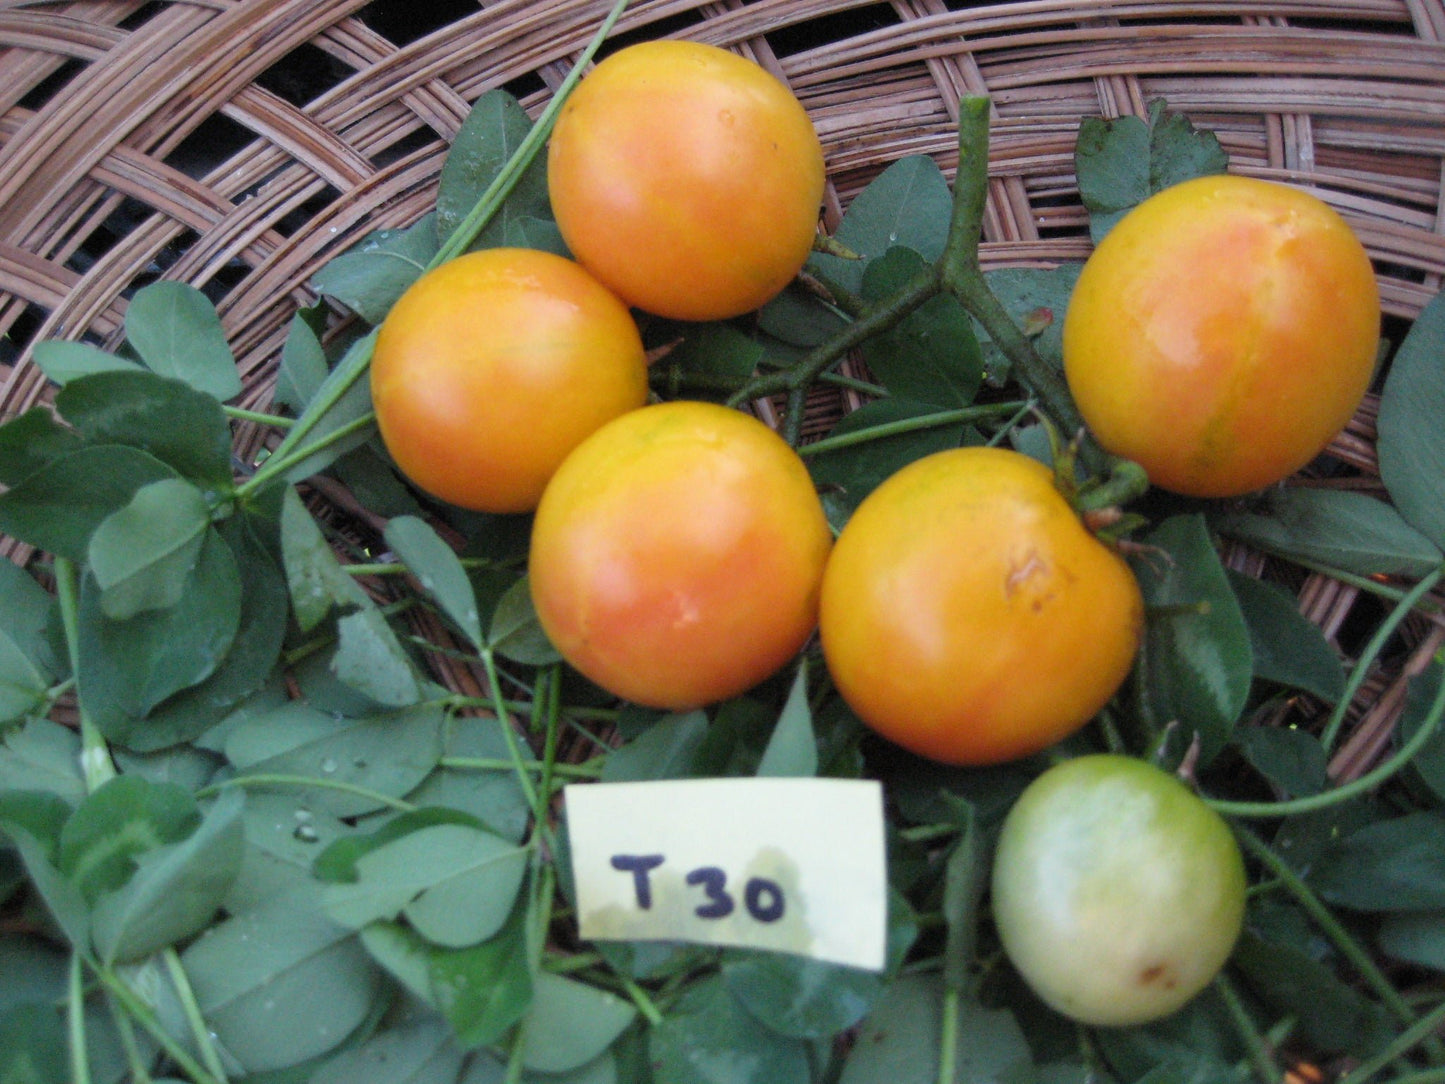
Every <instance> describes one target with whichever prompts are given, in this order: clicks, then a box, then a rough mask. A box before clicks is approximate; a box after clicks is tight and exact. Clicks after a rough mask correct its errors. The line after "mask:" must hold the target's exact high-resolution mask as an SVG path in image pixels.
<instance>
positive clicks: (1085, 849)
mask: <svg viewBox="0 0 1445 1084" xmlns="http://www.w3.org/2000/svg"><path fill="white" fill-rule="evenodd" d="M1244 892H1245V872H1244V861H1243V859H1242V857H1241V856H1240V853H1239V845H1238V844H1237V843H1236V842H1235V839H1234V835H1233V833H1231V832H1230V830H1229V826H1228V825H1227V824H1225V822H1224V820H1223V818H1221V817H1220V816H1219V815H1218V814H1217V813H1215V812H1214V810H1212V809H1210V808H1209V807H1208V806H1207V805H1205V804H1204V803H1203V802H1202V801H1201V800H1200V799H1199V798H1198V797H1197V796H1196V795H1195V794H1194V793H1193V792H1192V791H1190V790H1189V788H1188V787H1186V786H1185V785H1184V784H1183V783H1181V782H1180V781H1179V779H1178V778H1176V777H1175V776H1173V775H1170V774H1168V773H1167V772H1164V771H1162V770H1160V769H1158V768H1155V767H1153V766H1152V765H1150V764H1148V763H1145V762H1144V761H1142V760H1137V759H1135V758H1133V757H1124V756H1111V755H1098V756H1084V757H1078V758H1076V759H1074V760H1069V761H1066V762H1064V763H1062V764H1059V765H1056V766H1055V767H1053V768H1050V769H1049V770H1048V771H1046V772H1044V774H1043V775H1041V776H1039V778H1038V779H1036V780H1034V782H1033V783H1032V784H1030V785H1029V787H1028V788H1027V789H1026V790H1025V791H1024V793H1023V794H1022V795H1021V796H1020V797H1019V800H1018V802H1017V803H1016V804H1015V805H1014V807H1013V808H1012V809H1011V810H1010V811H1009V814H1008V817H1007V818H1006V819H1005V821H1004V825H1003V829H1002V832H1001V834H1000V837H999V844H998V851H997V853H996V854H995V856H994V866H993V912H994V920H995V923H996V925H997V927H998V932H999V936H1000V938H1001V939H1002V941H1003V947H1004V951H1005V952H1006V953H1007V955H1008V957H1009V959H1010V960H1011V961H1012V962H1013V964H1014V966H1015V967H1016V968H1017V969H1018V971H1019V973H1020V974H1021V975H1022V976H1023V977H1024V979H1025V981H1026V982H1027V983H1028V984H1029V986H1030V987H1031V988H1032V989H1033V990H1034V992H1035V993H1036V994H1038V996H1039V997H1040V998H1042V999H1043V1000H1044V1001H1045V1002H1046V1003H1047V1004H1049V1005H1050V1006H1052V1007H1053V1008H1054V1009H1056V1010H1058V1011H1059V1012H1061V1013H1063V1014H1064V1015H1066V1016H1069V1017H1072V1018H1073V1019H1075V1020H1079V1021H1081V1022H1083V1023H1086V1024H1094V1025H1099V1026H1123V1025H1130V1024H1139V1023H1144V1022H1145V1021H1149V1020H1154V1019H1157V1018H1159V1017H1162V1016H1167V1015H1169V1014H1170V1013H1172V1012H1174V1011H1176V1010H1177V1009H1179V1008H1181V1007H1182V1006H1183V1005H1184V1004H1185V1003H1186V1002H1188V1001H1189V1000H1190V999H1191V998H1193V997H1194V995H1195V994H1197V993H1199V991H1200V990H1202V989H1203V988H1204V987H1205V986H1207V985H1208V984H1209V983H1210V981H1211V980H1212V979H1213V978H1214V976H1215V975H1216V974H1217V973H1218V971H1219V969H1220V968H1221V967H1223V966H1224V962H1225V960H1226V959H1227V958H1228V957H1229V954H1230V952H1231V951H1232V950H1233V948H1234V943H1235V941H1236V940H1237V939H1238V937H1239V932H1240V928H1241V926H1242V924H1243V920H1244Z"/></svg>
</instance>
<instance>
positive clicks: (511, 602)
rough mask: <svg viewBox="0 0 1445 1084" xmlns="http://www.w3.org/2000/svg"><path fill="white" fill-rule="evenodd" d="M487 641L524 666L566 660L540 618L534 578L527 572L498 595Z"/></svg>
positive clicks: (498, 651)
mask: <svg viewBox="0 0 1445 1084" xmlns="http://www.w3.org/2000/svg"><path fill="white" fill-rule="evenodd" d="M487 643H488V645H489V646H490V647H491V649H492V650H493V651H495V652H496V653H497V654H498V655H501V656H502V657H503V658H506V659H511V660H512V661H513V662H517V663H521V664H522V665H523V666H550V665H551V664H552V663H554V662H560V661H561V660H562V656H561V655H559V654H558V653H557V649H556V648H555V647H553V646H552V641H551V640H549V639H548V638H547V633H546V632H545V631H543V629H542V622H541V621H540V620H538V618H537V609H536V607H535V606H534V605H533V603H532V585H531V581H530V580H529V579H528V577H527V576H526V575H523V576H522V577H521V578H520V579H518V580H517V581H516V582H515V583H513V584H512V585H511V586H510V587H509V588H507V590H506V591H504V592H503V593H502V597H501V598H500V599H498V601H497V607H496V609H495V610H493V611H492V620H491V623H490V625H489V626H488V628H487Z"/></svg>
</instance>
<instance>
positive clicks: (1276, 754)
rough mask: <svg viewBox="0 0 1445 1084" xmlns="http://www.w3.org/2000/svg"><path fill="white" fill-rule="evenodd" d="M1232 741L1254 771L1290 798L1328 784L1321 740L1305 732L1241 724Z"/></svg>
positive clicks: (1326, 765)
mask: <svg viewBox="0 0 1445 1084" xmlns="http://www.w3.org/2000/svg"><path fill="white" fill-rule="evenodd" d="M1234 743H1235V744H1236V745H1237V746H1239V751H1240V752H1241V753H1243V754H1244V759H1245V760H1247V761H1249V763H1250V764H1251V765H1253V766H1254V768H1255V770H1256V771H1258V772H1259V773H1260V774H1261V775H1262V776H1264V777H1265V778H1266V779H1268V780H1269V781H1270V782H1271V783H1273V784H1274V785H1275V786H1276V787H1278V788H1279V789H1280V790H1282V791H1283V792H1284V793H1285V794H1287V795H1290V796H1291V797H1295V798H1299V797H1304V796H1305V795H1309V794H1318V793H1319V792H1320V791H1322V790H1324V789H1325V787H1327V786H1329V782H1330V777H1329V771H1328V760H1329V758H1328V757H1326V755H1325V748H1324V746H1323V745H1321V744H1320V740H1319V739H1318V738H1317V737H1315V736H1314V735H1313V734H1311V733H1309V732H1308V731H1305V730H1291V729H1290V728H1288V727H1273V726H1247V727H1240V728H1239V729H1238V730H1236V731H1235V732H1234Z"/></svg>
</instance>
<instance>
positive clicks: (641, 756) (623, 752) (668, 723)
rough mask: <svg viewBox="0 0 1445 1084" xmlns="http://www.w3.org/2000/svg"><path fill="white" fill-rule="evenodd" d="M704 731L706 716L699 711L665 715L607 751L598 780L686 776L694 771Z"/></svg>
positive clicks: (610, 780)
mask: <svg viewBox="0 0 1445 1084" xmlns="http://www.w3.org/2000/svg"><path fill="white" fill-rule="evenodd" d="M707 730H708V726H707V716H706V715H705V714H704V713H703V712H701V711H689V712H682V713H679V714H673V715H665V716H663V717H662V718H661V719H659V720H657V721H656V722H655V723H653V724H652V725H651V726H650V727H648V729H647V730H646V731H644V732H643V733H642V734H641V735H639V736H638V737H637V738H634V739H633V740H632V741H630V742H628V743H627V744H626V745H624V746H622V748H620V749H615V750H613V751H612V752H611V753H609V754H607V759H606V761H605V762H604V763H603V765H602V776H601V779H602V782H604V783H632V782H640V781H644V780H653V779H687V778H689V777H691V776H693V775H695V774H696V772H697V762H698V757H699V754H700V753H701V751H702V747H703V741H704V739H705V738H706V737H707Z"/></svg>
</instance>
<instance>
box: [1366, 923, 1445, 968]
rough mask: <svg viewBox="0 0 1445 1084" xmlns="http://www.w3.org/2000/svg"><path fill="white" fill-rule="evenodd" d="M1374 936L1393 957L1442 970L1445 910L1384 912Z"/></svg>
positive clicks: (1444, 966)
mask: <svg viewBox="0 0 1445 1084" xmlns="http://www.w3.org/2000/svg"><path fill="white" fill-rule="evenodd" d="M1377 940H1378V942H1379V945H1380V948H1381V949H1382V950H1383V951H1384V952H1385V953H1386V955H1388V956H1391V957H1393V958H1394V959H1396V960H1403V961H1404V962H1406V963H1411V964H1416V965H1418V966H1420V967H1428V968H1430V969H1432V970H1434V971H1445V910H1439V911H1413V912H1405V913H1403V914H1395V915H1386V916H1385V919H1384V921H1383V922H1381V923H1380V932H1379V935H1378V938H1377Z"/></svg>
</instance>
